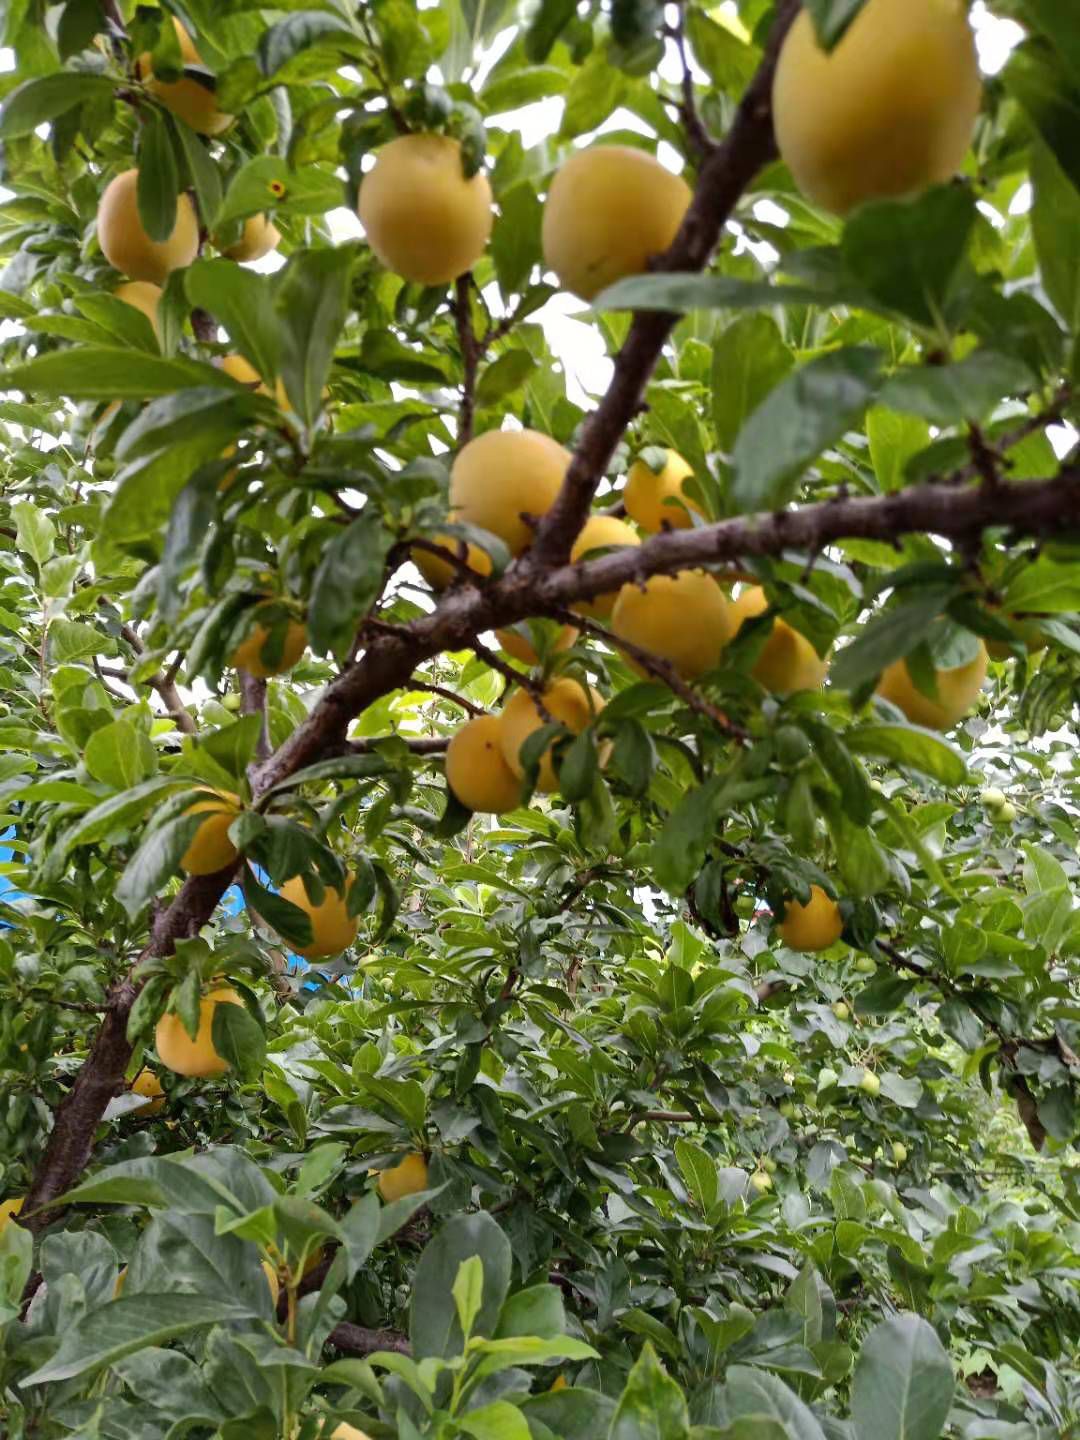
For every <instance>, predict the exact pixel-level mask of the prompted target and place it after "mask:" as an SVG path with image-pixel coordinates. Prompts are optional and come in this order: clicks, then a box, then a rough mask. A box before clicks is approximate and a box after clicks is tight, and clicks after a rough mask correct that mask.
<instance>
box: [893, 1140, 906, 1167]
mask: <svg viewBox="0 0 1080 1440" xmlns="http://www.w3.org/2000/svg"><path fill="white" fill-rule="evenodd" d="M892 1158H893V1159H894V1160H895V1162H896V1163H897V1165H903V1163H904V1161H905V1160H906V1159H907V1146H906V1145H905V1144H904V1143H903V1141H901V1140H894V1141H893V1144H892Z"/></svg>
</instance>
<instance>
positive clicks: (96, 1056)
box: [19, 867, 233, 1231]
mask: <svg viewBox="0 0 1080 1440" xmlns="http://www.w3.org/2000/svg"><path fill="white" fill-rule="evenodd" d="M232 877H233V867H230V868H229V869H228V870H222V871H219V872H218V874H216V875H202V876H198V877H192V878H191V879H189V880H186V881H185V882H184V885H183V887H182V889H181V891H180V893H179V895H177V897H176V899H175V900H174V901H173V903H172V904H171V905H170V906H169V907H168V908H167V909H165V910H162V911H161V913H160V914H159V915H158V917H157V919H156V920H155V922H154V926H153V931H152V934H151V939H150V944H149V945H148V946H147V948H146V950H145V951H144V952H143V954H142V955H140V957H139V959H140V960H142V959H143V958H144V957H145V956H147V955H167V954H169V953H170V952H171V951H172V947H173V945H174V943H175V942H176V941H177V940H180V939H184V938H185V937H188V936H193V935H197V934H198V933H199V931H200V930H201V929H202V927H203V925H205V924H206V921H207V919H208V917H209V916H210V915H212V914H213V912H214V910H215V908H216V907H217V903H218V901H219V900H220V899H221V897H222V895H223V894H224V893H225V891H226V889H227V888H228V886H229V883H230V881H231V880H232ZM137 968H138V962H136V965H135V966H134V967H132V969H131V970H130V971H129V972H128V974H127V975H126V976H125V977H124V978H123V979H122V980H119V981H117V982H116V984H115V985H113V986H112V988H111V989H110V991H109V994H108V997H107V999H106V1002H105V1004H106V1008H105V1018H104V1020H103V1021H102V1023H101V1029H100V1030H99V1031H98V1033H97V1036H96V1038H95V1040H94V1043H93V1045H92V1046H91V1049H90V1054H89V1055H88V1057H87V1059H86V1062H85V1063H84V1064H83V1066H82V1068H81V1069H80V1071H79V1073H78V1074H77V1075H76V1077H75V1083H74V1084H73V1086H72V1087H71V1090H70V1091H69V1092H68V1094H67V1095H66V1096H65V1097H64V1099H63V1101H62V1102H61V1103H60V1105H59V1106H58V1107H57V1110H56V1114H55V1116H54V1118H53V1128H52V1132H51V1134H50V1135H49V1140H48V1143H47V1144H46V1146H45V1153H44V1154H43V1156H42V1158H41V1162H40V1163H39V1165H38V1167H37V1170H36V1171H35V1173H34V1178H33V1180H32V1182H31V1184H30V1188H29V1190H28V1191H27V1194H26V1199H25V1200H24V1202H23V1209H22V1214H21V1215H20V1217H19V1218H20V1221H21V1223H22V1224H24V1225H25V1226H26V1227H27V1229H29V1230H33V1231H38V1230H41V1229H43V1228H44V1227H45V1225H47V1224H48V1223H49V1221H50V1219H51V1218H52V1212H51V1211H47V1210H42V1209H41V1206H43V1205H47V1204H48V1203H49V1202H50V1201H52V1200H55V1199H56V1198H57V1197H58V1196H60V1195H63V1193H64V1192H65V1190H69V1189H71V1187H72V1186H73V1185H74V1184H75V1182H76V1181H77V1180H78V1178H79V1176H80V1175H81V1174H82V1172H83V1170H85V1168H86V1165H87V1162H88V1161H89V1159H90V1152H91V1150H92V1148H93V1143H94V1135H95V1132H96V1130H97V1127H98V1125H99V1124H100V1122H101V1117H102V1115H103V1114H104V1113H105V1107H106V1106H107V1105H108V1103H109V1101H110V1100H111V1099H112V1098H113V1096H114V1095H117V1094H119V1092H120V1090H121V1089H122V1087H123V1083H124V1072H125V1070H126V1069H127V1067H128V1064H129V1062H130V1060H131V1054H132V1049H131V1046H130V1045H129V1044H128V1040H127V1022H128V1016H129V1015H130V1014H131V1007H132V1005H134V1003H135V1000H136V997H137V996H138V993H139V991H140V989H141V988H142V986H141V983H140V981H139V980H138V979H137V978H136V970H137Z"/></svg>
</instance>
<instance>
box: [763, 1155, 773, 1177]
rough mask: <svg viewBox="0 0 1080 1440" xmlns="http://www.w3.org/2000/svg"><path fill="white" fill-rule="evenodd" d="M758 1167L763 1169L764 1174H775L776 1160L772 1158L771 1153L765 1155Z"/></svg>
mask: <svg viewBox="0 0 1080 1440" xmlns="http://www.w3.org/2000/svg"><path fill="white" fill-rule="evenodd" d="M760 1168H761V1169H762V1170H764V1171H765V1172H766V1174H768V1175H775V1174H776V1161H775V1160H774V1159H773V1158H772V1156H771V1155H766V1156H765V1158H764V1159H763V1160H762V1162H761V1166H760Z"/></svg>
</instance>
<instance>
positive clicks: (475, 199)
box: [358, 135, 492, 285]
mask: <svg viewBox="0 0 1080 1440" xmlns="http://www.w3.org/2000/svg"><path fill="white" fill-rule="evenodd" d="M358 211H359V215H360V223H361V224H362V225H363V227H364V231H365V233H366V235H367V241H368V244H369V245H370V246H371V248H372V250H374V252H375V254H376V255H377V256H378V257H379V259H380V260H381V261H382V263H383V264H384V265H385V266H386V268H387V269H388V270H393V271H394V273H395V274H397V275H400V276H402V277H403V279H405V280H412V281H415V282H416V284H418V285H445V284H447V282H448V281H450V280H456V279H457V277H458V276H459V275H464V273H465V271H466V270H468V269H470V268H471V267H472V266H473V265H474V264H475V263H476V261H477V260H479V259H480V256H481V255H482V254H483V253H484V249H485V247H486V245H487V242H488V239H489V237H490V235H491V225H492V210H491V186H490V185H489V184H488V182H487V179H486V177H485V176H483V175H474V176H472V178H471V179H468V180H467V179H466V178H465V172H464V170H463V169H462V155H461V146H460V144H459V143H458V142H457V141H456V140H452V139H450V137H449V136H446V135H401V136H399V137H398V139H396V140H391V141H390V143H389V145H384V146H383V147H382V149H381V150H380V151H379V153H378V155H377V156H376V157H375V166H374V169H372V170H371V171H370V172H369V173H368V174H367V175H365V176H364V179H363V182H362V184H361V186H360V204H359V207H358Z"/></svg>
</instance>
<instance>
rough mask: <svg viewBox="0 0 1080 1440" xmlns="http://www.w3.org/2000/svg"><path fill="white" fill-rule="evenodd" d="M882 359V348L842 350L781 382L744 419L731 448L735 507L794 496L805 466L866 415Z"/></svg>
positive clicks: (766, 505)
mask: <svg viewBox="0 0 1080 1440" xmlns="http://www.w3.org/2000/svg"><path fill="white" fill-rule="evenodd" d="M880 363H881V357H880V354H879V352H878V351H877V350H870V349H866V348H859V347H853V348H847V349H843V350H836V351H833V352H832V353H831V354H828V355H822V356H819V357H818V359H816V360H811V361H810V362H809V363H808V364H806V365H803V366H802V367H801V368H800V369H798V370H796V371H794V373H793V374H791V375H789V376H788V377H787V379H786V380H783V381H781V383H780V384H779V385H777V386H776V388H775V389H774V390H773V391H772V392H771V393H770V394H769V395H768V396H767V397H766V398H765V400H764V401H763V402H762V403H761V404H760V405H759V406H758V408H757V409H756V410H755V411H754V413H753V415H751V417H750V418H749V420H747V422H746V424H745V425H744V426H743V427H742V430H741V432H740V434H739V438H738V440H737V441H736V444H735V448H734V450H733V452H732V456H731V459H732V464H733V466H734V469H735V476H734V480H733V482H732V489H731V499H732V503H733V505H734V506H735V508H736V510H738V511H740V512H743V513H746V512H749V511H753V510H775V509H779V508H780V507H781V506H783V505H785V504H787V502H788V501H789V500H791V499H792V497H793V496H794V494H795V491H796V488H797V484H798V481H799V479H800V477H801V476H802V474H803V472H804V470H805V469H806V467H807V466H808V465H809V464H810V463H811V462H812V461H813V460H815V459H816V458H817V457H818V456H819V455H820V454H821V452H822V451H823V450H824V449H825V448H826V446H828V445H832V444H834V443H835V442H836V441H837V440H840V439H841V438H842V437H843V436H844V435H845V434H846V433H847V431H848V430H850V429H851V428H852V426H853V425H855V424H856V423H857V422H858V421H859V420H860V419H861V417H862V415H863V413H864V411H865V410H866V407H867V406H868V405H869V403H870V401H871V399H872V398H873V395H874V392H875V390H876V389H877V386H878V382H879V374H880Z"/></svg>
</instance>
